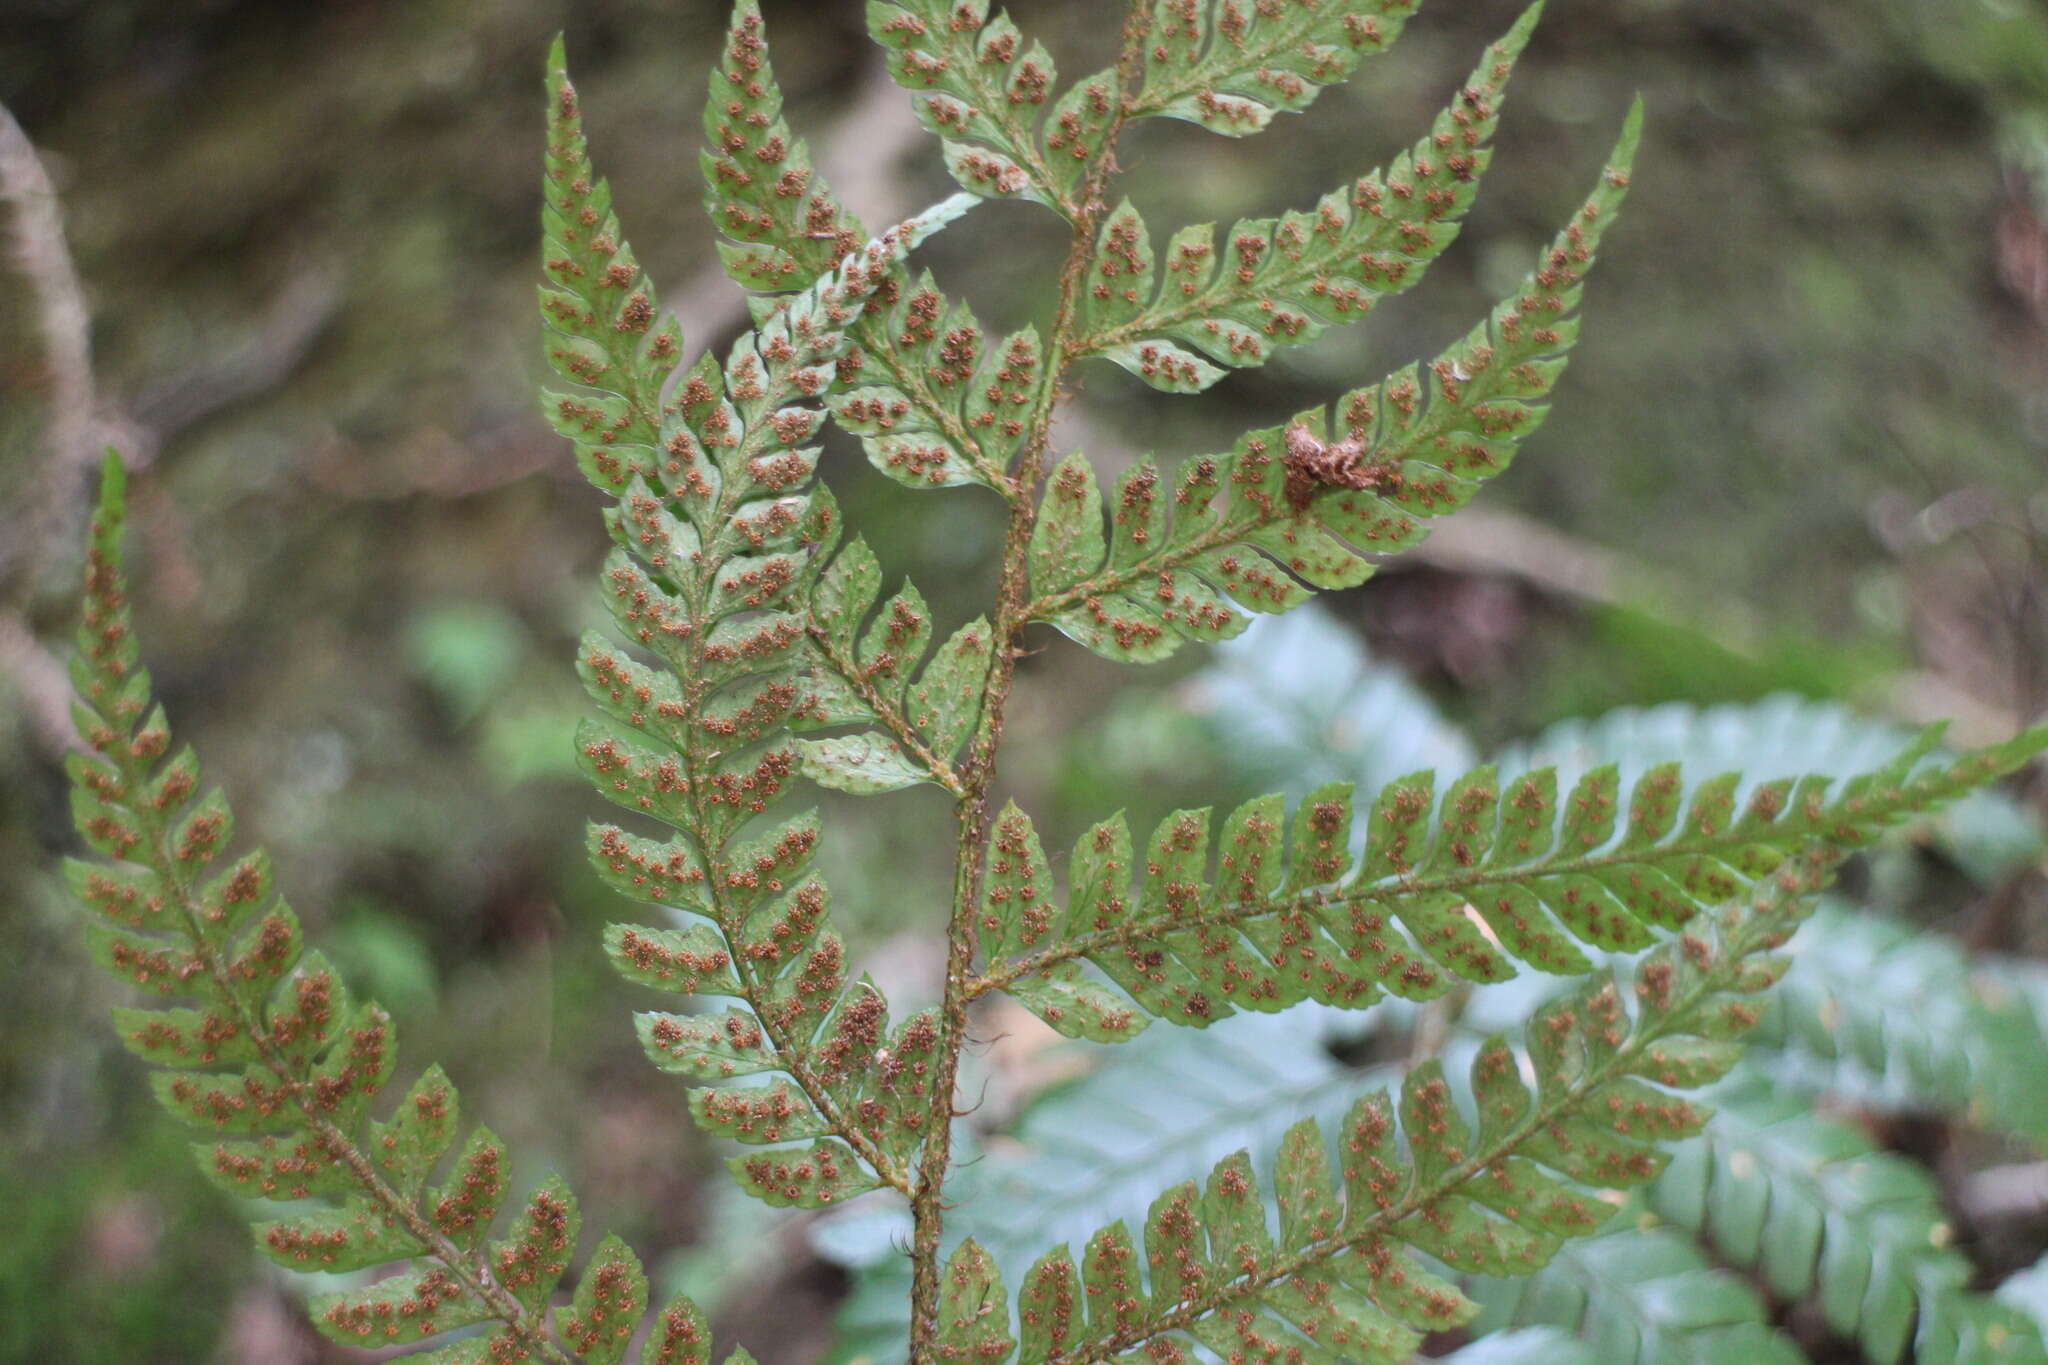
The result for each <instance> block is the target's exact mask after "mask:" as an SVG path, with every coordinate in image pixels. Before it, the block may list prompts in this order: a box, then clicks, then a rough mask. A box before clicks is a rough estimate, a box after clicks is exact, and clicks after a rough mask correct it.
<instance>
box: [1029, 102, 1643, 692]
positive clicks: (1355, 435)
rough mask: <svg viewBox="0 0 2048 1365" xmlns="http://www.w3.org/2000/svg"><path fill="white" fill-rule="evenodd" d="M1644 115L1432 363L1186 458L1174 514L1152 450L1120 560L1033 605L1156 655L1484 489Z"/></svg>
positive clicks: (1124, 654) (1219, 627)
mask: <svg viewBox="0 0 2048 1365" xmlns="http://www.w3.org/2000/svg"><path fill="white" fill-rule="evenodd" d="M1641 115H1642V110H1641V106H1640V105H1638V106H1637V107H1636V108H1635V110H1634V111H1632V112H1631V114H1630V115H1629V119H1628V123H1627V125H1626V127H1625V128H1624V130H1623V132H1622V136H1621V140H1620V143H1619V144H1618V145H1617V146H1616V148H1615V151H1614V155H1613V157H1612V158H1611V159H1610V163H1609V166H1608V169H1607V170H1606V171H1605V172H1604V174H1603V176H1602V178H1601V182H1600V185H1599V187H1598V188H1597V189H1596V190H1595V191H1594V193H1593V195H1592V196H1591V197H1590V198H1589V199H1588V200H1587V202H1586V204H1585V206H1584V208H1583V209H1582V210H1581V211H1580V213H1579V214H1577V215H1576V216H1575V217H1574V220H1573V221H1572V222H1571V223H1570V224H1569V225H1568V226H1567V227H1566V228H1565V230H1564V231H1563V232H1562V233H1560V234H1559V235H1558V237H1557V239H1556V240H1555V241H1554V242H1553V243H1552V244H1551V246H1550V248H1549V249H1548V250H1547V251H1546V252H1545V253H1544V256H1543V259H1542V261H1541V262H1540V263H1539V265H1538V267H1537V269H1536V270H1535V271H1533V272H1532V273H1531V274H1530V275H1529V276H1528V277H1527V278H1526V279H1525V280H1524V281H1523V282H1522V287H1521V289H1520V290H1519V291H1518V292H1517V294H1516V295H1515V297H1513V298H1511V299H1509V300H1507V301H1506V302H1504V303H1502V304H1501V305H1499V306H1498V307H1497V308H1495V309H1494V311H1493V314H1492V316H1491V317H1490V318H1489V319H1488V320H1487V321H1486V322H1484V323H1481V324H1480V325H1479V326H1478V327H1477V328H1475V329H1474V330H1473V331H1472V332H1471V334H1470V335H1468V336H1467V337H1466V338H1465V339H1464V340H1463V341H1461V342H1460V343H1459V344H1457V345H1456V346H1454V347H1452V348H1451V349H1450V350H1448V351H1446V352H1445V353H1444V354H1442V355H1441V356H1439V357H1438V358H1437V359H1436V360H1435V361H1433V362H1432V363H1431V364H1430V365H1429V366H1428V367H1427V372H1426V373H1425V372H1423V371H1420V370H1418V369H1417V368H1416V367H1413V366H1411V367H1409V368H1408V369H1406V370H1403V371H1402V372H1400V373H1399V374H1396V375H1394V376H1393V377H1392V378H1389V379H1387V380H1385V381H1384V382H1382V383H1380V384H1378V385H1376V386H1374V387H1372V388H1365V389H1358V390H1355V391H1353V392H1352V393H1350V394H1348V395H1346V396H1345V397H1344V398H1343V399H1341V400H1340V401H1339V402H1338V403H1337V405H1336V407H1335V409H1334V414H1335V421H1336V423H1337V425H1338V427H1339V431H1340V433H1341V434H1338V435H1332V433H1331V431H1330V424H1331V420H1332V419H1331V416H1330V415H1329V414H1325V413H1323V412H1321V411H1314V410H1312V411H1309V412H1306V413H1302V414H1300V415H1299V416H1297V417H1296V418H1295V419H1294V420H1293V421H1292V422H1290V423H1288V424H1287V425H1286V426H1284V427H1275V428H1269V429H1266V430H1263V431H1255V432H1251V433H1248V434H1247V435H1245V436H1244V437H1242V438H1240V439H1239V441H1238V443H1237V446H1236V448H1235V450H1233V451H1232V452H1231V453H1230V454H1228V455H1216V456H1203V457H1200V458H1198V459H1193V460H1189V461H1187V462H1186V463H1185V464H1184V465H1182V467H1181V469H1180V472H1179V474H1178V477H1177V478H1176V480H1175V483H1174V485H1173V492H1172V497H1171V504H1170V505H1171V515H1170V516H1169V500H1168V499H1167V498H1166V497H1165V496H1163V493H1164V489H1163V488H1162V486H1161V485H1162V479H1161V475H1160V473H1159V471H1158V470H1157V468H1156V467H1154V466H1153V465H1151V464H1149V463H1144V464H1140V465H1138V466H1137V467H1135V468H1134V469H1133V470H1132V471H1131V472H1130V473H1128V474H1126V475H1125V477H1124V480H1123V482H1122V484H1121V486H1120V487H1119V489H1118V493H1117V496H1116V498H1115V500H1114V501H1115V504H1116V513H1115V516H1116V519H1117V521H1118V524H1119V530H1120V531H1122V532H1123V534H1120V535H1118V536H1116V537H1115V538H1114V539H1113V542H1112V550H1111V554H1110V558H1109V564H1108V566H1107V567H1106V568H1104V569H1102V570H1100V571H1098V572H1096V573H1093V574H1090V575H1088V576H1087V577H1085V578H1083V579H1081V580H1079V581H1077V582H1075V583H1072V584H1069V585H1067V586H1065V587H1063V588H1061V589H1059V590H1057V591H1054V592H1051V593H1044V594H1038V595H1037V596H1036V597H1035V599H1034V600H1033V602H1032V603H1031V615H1032V618H1033V619H1035V620H1041V621H1046V622H1049V623H1051V624H1052V625H1054V626H1057V627H1058V628H1059V629H1060V630H1062V631H1063V632H1065V633H1066V634H1067V635H1069V636H1070V637H1072V638H1073V639H1075V640H1078V641H1080V642H1081V643H1082V644H1084V645H1086V646H1087V647H1088V648H1090V649H1092V650H1094V651H1095V652H1096V653H1098V654H1101V655H1103V656H1105V657H1107V658H1112V659H1123V660H1128V661H1131V662H1139V663H1143V662H1150V661H1152V660H1156V659H1160V658H1164V657H1165V656H1167V655H1169V654H1171V653H1173V651H1174V650H1176V649H1178V648H1179V647H1180V644H1181V642H1182V641H1183V640H1214V639H1220V638H1226V637H1228V636H1229V635H1233V634H1236V633H1237V632H1238V631H1240V630H1242V629H1243V628H1244V625H1245V623H1246V618H1245V616H1244V615H1243V613H1244V612H1246V611H1256V612H1264V613H1271V612H1281V611H1286V610H1288V609H1289V608H1292V607H1295V606H1299V605H1300V604H1301V603H1303V602H1305V601H1307V600H1308V599H1309V597H1310V596H1311V593H1310V587H1313V588H1321V589H1331V588H1341V587H1351V586H1354V585H1356V584H1358V583H1361V582H1363V581H1365V579H1366V578H1368V577H1370V576H1371V574H1372V572H1373V565H1372V563H1371V562H1370V561H1369V560H1368V559H1367V558H1366V557H1365V556H1366V555H1368V554H1390V553H1394V552H1397V551H1399V550H1402V549H1406V548H1408V547H1409V546H1412V545H1414V544H1416V543H1417V542H1419V541H1420V540H1422V539H1423V537H1424V536H1426V535H1427V534H1428V532H1427V529H1426V527H1425V526H1424V524H1423V523H1425V522H1426V521H1428V520H1429V519H1430V518H1433V517H1438V516H1442V515H1445V514H1447V513H1450V512H1453V511H1456V510H1457V509H1458V508H1459V507H1462V506H1464V505H1465V504H1466V503H1467V502H1469V501H1471V499H1472V498H1473V497H1474V496H1475V495H1476V494H1477V492H1478V490H1479V487H1480V485H1481V484H1482V483H1483V482H1484V481H1485V480H1487V479H1490V478H1493V477H1495V476H1496V475H1498V474H1499V473H1501V472H1502V471H1503V470H1504V469H1506V468H1507V466H1508V464H1509V462H1510V461H1511V460H1512V459H1513V458H1514V454H1515V451H1516V448H1517V446H1518V445H1519V443H1520V442H1521V441H1522V440H1523V439H1524V438H1526V437H1527V436H1528V435H1529V434H1530V433H1531V432H1532V431H1534V430H1535V429H1536V427H1537V426H1538V425H1539V424H1540V423H1541V421H1542V418H1543V413H1544V409H1543V407H1542V406H1540V402H1541V400H1542V399H1544V398H1545V397H1547V396H1548V395H1549V393H1550V390H1551V388H1552V386H1553V385H1554V384H1555V383H1556V381H1557V378H1558V376H1559V375H1560V374H1561V373H1562V371H1563V367H1564V362H1563V359H1562V355H1563V352H1565V351H1567V350H1569V349H1570V347H1571V345H1572V343H1573V342H1574V341H1575V340H1576V338H1577V332H1578V324H1577V321H1576V320H1575V319H1574V318H1572V317H1571V316H1569V315H1570V314H1571V312H1572V311H1573V310H1574V309H1575V308H1576V307H1577V305H1578V301H1579V296H1580V293H1581V291H1582V289H1583V280H1584V276H1585V272H1586V270H1587V269H1588V268H1590V266H1591V264H1592V261H1593V252H1594V249H1595V248H1596V247H1597V246H1598V244H1599V241H1600V237H1601V234H1602V233H1603V232H1604V231H1605V230H1606V228H1607V227H1608V225H1609V224H1611V223H1612V221H1613V219H1614V216H1615V213H1616V211H1617V210H1618V209H1619V207H1620V204H1621V201H1622V198H1623V196H1624V195H1625V194H1626V192H1627V187H1628V181H1629V172H1628V166H1629V163H1630V161H1631V159H1632V157H1633V154H1634V150H1635V145H1636V142H1637V139H1638V137H1639V135H1640V131H1641ZM1144 344H1145V345H1147V346H1149V345H1152V344H1153V343H1149V342H1148V343H1144ZM1148 363H1149V362H1148ZM1141 371H1142V367H1141ZM1146 377H1147V378H1151V376H1146ZM1176 382H1178V381H1176ZM1051 496H1054V495H1053V494H1051V493H1049V494H1048V497H1051ZM1126 527H1127V528H1128V529H1127V530H1126V529H1125V528H1126ZM1304 584H1306V585H1308V586H1304ZM1225 599H1228V600H1227V601H1226V600H1225Z"/></svg>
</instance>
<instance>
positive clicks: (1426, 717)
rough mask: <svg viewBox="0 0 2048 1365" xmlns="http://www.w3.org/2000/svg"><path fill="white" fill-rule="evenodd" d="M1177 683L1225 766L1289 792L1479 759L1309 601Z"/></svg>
mask: <svg viewBox="0 0 2048 1365" xmlns="http://www.w3.org/2000/svg"><path fill="white" fill-rule="evenodd" d="M1184 691H1185V694H1186V698H1187V704H1188V705H1189V706H1190V707H1191V708H1192V709H1194V710H1195V711H1197V712H1198V713H1199V714H1200V715H1201V716H1202V717H1203V718H1204V719H1205V720H1206V721H1208V722H1209V725H1208V728H1209V729H1210V731H1211V732H1212V733H1213V734H1214V736H1215V742H1216V744H1217V745H1218V747H1219V748H1220V749H1221V751H1222V754H1223V757H1224V758H1225V759H1226V761H1227V762H1228V763H1229V765H1230V771H1231V773H1232V775H1233V776H1235V777H1238V778H1241V779H1243V780H1244V781H1245V782H1247V783H1250V784H1253V785H1255V786H1257V787H1262V788H1272V789H1274V790H1278V791H1282V792H1284V793H1285V794H1286V795H1287V796H1289V797H1290V798H1295V799H1299V798H1300V797H1302V796H1304V795H1306V794H1307V793H1308V792H1310V791H1313V790H1314V789H1315V788H1317V787H1320V786H1322V785H1324V784H1325V783H1330V782H1349V783H1353V784H1355V785H1356V786H1359V787H1364V788H1366V789H1368V790H1374V791H1376V790H1378V789H1379V788H1380V787H1383V786H1385V785H1386V784H1387V783H1389V782H1392V781H1394V780H1395V779H1396V778H1399V777H1400V776H1402V775H1403V774H1404V773H1412V772H1416V771H1418V770H1420V769H1423V768H1429V769H1433V770H1435V771H1437V772H1466V771H1468V770H1470V769H1471V768H1473V767H1476V766H1477V765H1478V761H1479V760H1478V758H1477V756H1476V754H1475V753H1474V751H1473V748H1472V745H1471V744H1470V742H1468V741H1467V740H1466V738H1465V737H1464V735H1463V734H1462V733H1461V732H1460V731H1459V730H1458V729H1457V727H1456V726H1454V725H1452V724H1451V722H1450V721H1449V720H1448V719H1446V718H1445V716H1444V715H1443V713H1442V712H1441V711H1439V710H1438V709H1437V707H1436V705H1435V703H1433V702H1432V701H1431V700H1430V699H1429V698H1428V697H1427V696H1425V695H1423V693H1422V691H1421V689H1419V688H1418V687H1416V686H1415V684H1414V683H1412V682H1410V681H1409V680H1408V678H1407V676H1406V675H1405V674H1403V673H1402V672H1401V671H1400V670H1399V669H1398V668H1396V667H1394V666H1392V665H1391V664H1385V663H1381V662H1380V661H1379V660H1377V659H1375V658H1373V657H1372V655H1371V654H1370V653H1368V652H1367V650H1366V648H1365V645H1364V642H1363V641H1361V640H1360V639H1359V637H1358V635H1357V634H1356V633H1355V632H1353V631H1352V630H1350V629H1348V628H1347V627H1346V626H1344V625H1343V624H1342V623H1341V622H1339V621H1338V620H1337V619H1336V618H1335V617H1333V616H1332V615H1330V614H1329V613H1328V612H1326V611H1324V610H1323V609H1322V607H1321V606H1320V605H1318V604H1316V603H1313V602H1312V603H1310V604H1309V605H1307V606H1305V607H1303V608H1302V609H1301V610H1299V611H1294V612H1289V613H1288V614H1287V615H1285V616H1265V617H1260V618H1259V619H1258V620H1256V621H1254V622H1252V625H1251V629H1250V630H1247V631H1246V632H1245V633H1244V634H1243V635H1240V636H1238V637H1237V638H1235V639H1232V640H1226V641H1224V642H1223V643H1222V644H1220V645H1218V646H1217V647H1216V660H1215V662H1214V663H1213V664H1211V665H1210V666H1209V667H1207V668H1205V669H1203V670H1202V671H1201V672H1199V673H1197V674H1195V676H1194V677H1193V678H1191V679H1189V680H1188V683H1187V686H1186V688H1185V689H1184ZM1506 771H1509V772H1514V771H1519V769H1516V768H1509V769H1507V770H1506ZM1696 771H1697V769H1696ZM1359 832H1360V833H1362V831H1359Z"/></svg>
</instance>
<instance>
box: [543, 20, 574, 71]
mask: <svg viewBox="0 0 2048 1365" xmlns="http://www.w3.org/2000/svg"><path fill="white" fill-rule="evenodd" d="M568 67H569V45H568V43H567V42H566V41H564V39H563V36H562V32H561V30H560V29H557V30H555V36H554V38H553V39H552V40H551V41H550V42H549V43H548V75H549V76H550V77H553V76H559V75H561V74H563V73H564V72H565V71H567V70H568Z"/></svg>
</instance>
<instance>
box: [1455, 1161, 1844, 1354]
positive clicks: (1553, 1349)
mask: <svg viewBox="0 0 2048 1365" xmlns="http://www.w3.org/2000/svg"><path fill="white" fill-rule="evenodd" d="M1685 1150H1686V1148H1685V1147H1684V1146H1681V1147H1680V1148H1679V1151H1680V1152H1681V1153H1682V1152H1684V1151H1685ZM1467 1287H1468V1288H1469V1290H1470V1292H1471V1294H1472V1296H1473V1297H1474V1298H1475V1299H1477V1300H1478V1301H1479V1303H1480V1304H1481V1306H1482V1307H1481V1312H1480V1314H1479V1317H1478V1319H1477V1320H1476V1321H1475V1322H1474V1323H1473V1324H1472V1329H1473V1330H1474V1331H1475V1332H1481V1333H1487V1334H1488V1335H1486V1336H1483V1337H1482V1338H1481V1340H1480V1341H1479V1342H1478V1343H1476V1344H1475V1345H1473V1346H1470V1347H1467V1348H1466V1349H1465V1350H1463V1351H1460V1352H1458V1353H1457V1354H1456V1355H1454V1356H1453V1357H1451V1358H1452V1359H1454V1360H1456V1361H1458V1362H1459V1365H1508V1363H1512V1365H1524V1363H1525V1362H1526V1365H1581V1362H1583V1363H1584V1365H1594V1362H1597V1363H1598V1365H1802V1363H1803V1362H1804V1361H1805V1356H1803V1355H1802V1354H1801V1353H1800V1352H1799V1350H1798V1348H1797V1347H1795V1346H1794V1345H1793V1344H1792V1343H1791V1342H1790V1341H1788V1340H1786V1339H1785V1338H1784V1337H1783V1336H1780V1335H1779V1334H1778V1333H1776V1332H1775V1331H1773V1330H1772V1329H1771V1328H1770V1327H1769V1326H1768V1321H1767V1320H1768V1311H1767V1309H1766V1306H1765V1304H1764V1302H1763V1300H1762V1299H1760V1298H1759V1297H1758V1296H1757V1293H1756V1291H1755V1290H1754V1289H1752V1288H1751V1287H1750V1286H1749V1285H1747V1284H1745V1283H1744V1282H1743V1281H1742V1280H1741V1279H1740V1278H1739V1277H1737V1276H1735V1275H1731V1274H1729V1273H1728V1272H1727V1271H1725V1270H1720V1269H1716V1268H1715V1267H1714V1266H1713V1265H1712V1264H1711V1263H1710V1262H1709V1261H1708V1260H1707V1258H1706V1257H1705V1256H1703V1255H1702V1254H1701V1253H1700V1251H1699V1249H1698V1248H1697V1247H1695V1246H1693V1245H1692V1244H1691V1243H1690V1242H1687V1241H1685V1240H1684V1239H1683V1238H1680V1237H1676V1236H1673V1235H1672V1234H1671V1233H1669V1232H1665V1231H1660V1230H1656V1229H1648V1230H1641V1229H1635V1228H1629V1229H1626V1230H1623V1231H1619V1232H1611V1233H1607V1234H1605V1235H1603V1236H1599V1237H1592V1238H1587V1239H1585V1240H1583V1241H1578V1242H1570V1243H1567V1244H1566V1245H1565V1246H1564V1248H1563V1249H1562V1250H1561V1251H1560V1252H1559V1253H1558V1255H1557V1258H1556V1259H1555V1260H1553V1261H1552V1262H1551V1263H1550V1264H1549V1265H1547V1266H1545V1267H1544V1268H1543V1269H1542V1270H1539V1271H1537V1272H1536V1274H1535V1275H1533V1276H1530V1277H1528V1278H1526V1279H1505V1278H1494V1277H1487V1278H1478V1279H1474V1280H1471V1281H1470V1282H1469V1283H1468V1286H1467ZM1529 1324H1545V1325H1548V1326H1549V1327H1551V1328H1553V1329H1558V1330H1556V1331H1555V1332H1554V1333H1547V1334H1544V1335H1534V1336H1532V1334H1530V1333H1527V1332H1520V1331H1511V1330H1507V1329H1510V1328H1514V1327H1524V1326H1527V1325H1529ZM1496 1333H1497V1334H1498V1335H1494V1334H1496ZM1567 1334H1569V1335H1567ZM1495 1342H1499V1343H1502V1344H1501V1345H1499V1346H1495V1345H1493V1343H1495Z"/></svg>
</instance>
